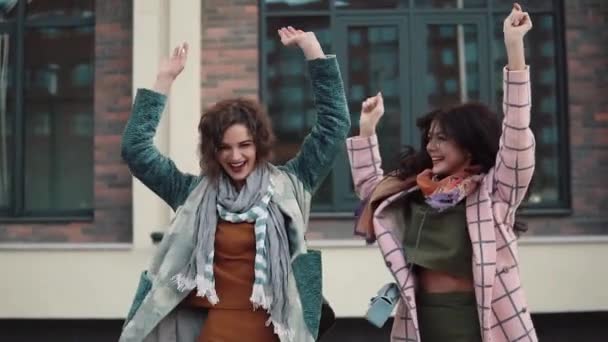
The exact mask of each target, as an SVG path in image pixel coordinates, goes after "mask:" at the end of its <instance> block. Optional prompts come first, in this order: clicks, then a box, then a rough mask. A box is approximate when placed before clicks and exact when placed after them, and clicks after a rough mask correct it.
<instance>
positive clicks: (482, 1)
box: [415, 0, 487, 8]
mask: <svg viewBox="0 0 608 342" xmlns="http://www.w3.org/2000/svg"><path fill="white" fill-rule="evenodd" d="M415 6H416V7H417V8H480V7H486V6H487V0H416V1H415Z"/></svg>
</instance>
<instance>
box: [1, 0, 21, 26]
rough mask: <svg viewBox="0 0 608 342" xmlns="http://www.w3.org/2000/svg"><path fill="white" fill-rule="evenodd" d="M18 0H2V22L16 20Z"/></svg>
mask: <svg viewBox="0 0 608 342" xmlns="http://www.w3.org/2000/svg"><path fill="white" fill-rule="evenodd" d="M17 1H18V0H0V22H3V21H5V20H8V19H13V18H15V16H16V14H17Z"/></svg>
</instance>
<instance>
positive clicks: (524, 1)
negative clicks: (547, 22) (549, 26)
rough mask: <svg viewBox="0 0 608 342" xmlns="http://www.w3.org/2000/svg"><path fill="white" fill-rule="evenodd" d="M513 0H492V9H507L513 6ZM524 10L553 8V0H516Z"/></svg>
mask: <svg viewBox="0 0 608 342" xmlns="http://www.w3.org/2000/svg"><path fill="white" fill-rule="evenodd" d="M513 2H515V1H513V0H492V6H493V7H494V9H498V10H505V11H509V10H510V9H511V8H512V7H513ZM517 3H518V4H520V5H521V8H522V10H524V11H525V12H527V11H530V10H536V9H551V8H553V0H521V1H517Z"/></svg>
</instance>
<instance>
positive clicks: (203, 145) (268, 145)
mask: <svg viewBox="0 0 608 342" xmlns="http://www.w3.org/2000/svg"><path fill="white" fill-rule="evenodd" d="M235 124H242V125H244V126H245V127H247V129H248V130H249V133H250V134H251V136H252V138H253V142H254V144H255V148H256V165H259V164H260V163H263V162H266V161H268V160H269V159H270V158H271V150H272V146H273V144H274V141H275V136H274V133H273V131H272V125H271V123H270V118H269V117H268V114H267V113H266V111H265V110H264V108H263V107H262V106H261V105H260V104H259V103H258V102H257V101H255V100H251V99H247V98H242V97H239V98H232V99H225V100H222V101H219V102H217V103H215V104H214V105H213V106H211V107H209V108H208V109H207V110H206V111H205V112H204V113H203V115H202V116H201V120H200V122H199V124H198V132H199V136H200V139H199V141H200V143H199V153H200V161H199V165H200V167H201V171H202V173H203V174H205V175H206V176H207V177H211V178H212V179H217V177H218V176H219V175H220V174H221V172H222V166H221V165H220V163H219V161H218V160H217V157H216V156H217V152H218V151H219V150H220V146H221V145H222V140H223V138H224V133H225V132H226V130H227V129H228V128H229V127H231V126H232V125H235Z"/></svg>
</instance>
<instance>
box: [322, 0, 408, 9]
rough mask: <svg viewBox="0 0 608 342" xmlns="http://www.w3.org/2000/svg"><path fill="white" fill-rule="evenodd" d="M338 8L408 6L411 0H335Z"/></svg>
mask: <svg viewBox="0 0 608 342" xmlns="http://www.w3.org/2000/svg"><path fill="white" fill-rule="evenodd" d="M334 6H335V7H336V9H382V8H407V7H408V6H409V0H376V1H369V0H334Z"/></svg>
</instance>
